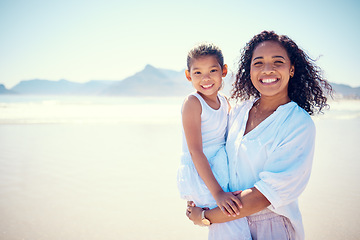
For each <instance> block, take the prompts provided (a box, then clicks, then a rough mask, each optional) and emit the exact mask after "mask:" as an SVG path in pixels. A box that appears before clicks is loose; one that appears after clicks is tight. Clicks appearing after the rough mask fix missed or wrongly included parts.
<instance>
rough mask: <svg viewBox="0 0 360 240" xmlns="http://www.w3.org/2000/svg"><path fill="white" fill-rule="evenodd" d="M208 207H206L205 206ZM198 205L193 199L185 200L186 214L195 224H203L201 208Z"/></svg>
mask: <svg viewBox="0 0 360 240" xmlns="http://www.w3.org/2000/svg"><path fill="white" fill-rule="evenodd" d="M206 209H208V208H206ZM206 209H202V208H200V207H196V205H195V203H194V202H193V201H188V202H187V208H186V216H187V217H188V218H189V219H190V220H191V221H193V223H194V224H195V225H199V226H204V224H203V223H202V221H201V212H202V211H203V210H206Z"/></svg>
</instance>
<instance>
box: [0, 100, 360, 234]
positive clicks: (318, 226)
mask: <svg viewBox="0 0 360 240" xmlns="http://www.w3.org/2000/svg"><path fill="white" fill-rule="evenodd" d="M182 100H183V99H182V98H122V97H53V96H41V97H39V96H0V216H1V218H0V239H3V240H18V239H19V240H20V239H30V240H50V239H51V240H58V239H59V240H79V239H87V240H92V239H94V240H95V239H96V240H98V239H99V240H100V239H101V240H103V239H106V240H112V239H184V238H187V239H207V231H206V228H201V227H197V226H194V225H193V224H192V223H191V222H190V221H189V220H187V218H186V217H185V205H186V203H185V202H184V201H183V200H181V199H180V198H179V195H178V192H177V188H176V170H177V166H178V164H179V156H180V153H181V123H180V108H181V103H182ZM313 119H314V122H315V124H316V127H317V139H316V152H315V159H314V166H313V173H312V176H311V179H310V182H309V185H308V187H307V189H306V190H305V192H304V193H303V195H302V196H301V198H300V206H301V210H302V213H303V220H304V225H305V231H306V236H307V237H306V239H358V235H359V233H360V231H359V230H358V229H357V222H359V221H360V217H359V216H360V211H359V208H358V207H357V203H358V202H359V201H360V192H359V190H358V189H359V188H360V181H359V177H358V174H357V173H358V171H359V170H360V168H359V166H360V163H359V159H360V154H359V150H358V143H359V140H360V137H359V136H360V128H359V127H360V101H350V100H343V101H336V102H335V101H334V102H332V103H331V110H329V111H326V112H325V114H324V115H321V116H316V117H314V118H313Z"/></svg>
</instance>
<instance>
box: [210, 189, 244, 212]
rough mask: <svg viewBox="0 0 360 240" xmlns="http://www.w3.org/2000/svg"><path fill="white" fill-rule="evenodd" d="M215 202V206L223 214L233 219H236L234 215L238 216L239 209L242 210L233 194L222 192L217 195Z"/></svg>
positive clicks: (238, 200) (239, 202)
mask: <svg viewBox="0 0 360 240" xmlns="http://www.w3.org/2000/svg"><path fill="white" fill-rule="evenodd" d="M215 200H216V204H217V205H218V207H219V208H220V209H221V211H222V212H223V213H224V214H226V215H228V216H233V217H236V215H239V214H240V208H242V204H241V201H240V199H239V198H237V197H236V196H235V194H233V193H231V192H223V191H222V192H219V193H218V194H217V196H216V197H215Z"/></svg>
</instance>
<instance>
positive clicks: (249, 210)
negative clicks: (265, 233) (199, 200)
mask: <svg viewBox="0 0 360 240" xmlns="http://www.w3.org/2000/svg"><path fill="white" fill-rule="evenodd" d="M237 197H238V198H239V199H240V201H241V202H242V206H243V207H242V208H241V211H240V214H239V215H237V216H236V217H231V216H230V217H229V216H227V215H225V214H223V212H222V211H221V210H220V209H219V208H214V209H211V210H206V211H205V217H206V218H207V219H209V220H210V222H211V223H222V222H228V221H232V220H234V219H238V218H243V217H246V216H249V215H251V214H253V213H256V212H259V211H261V210H263V209H264V208H266V207H268V206H269V205H270V202H269V201H268V200H267V199H266V197H265V196H264V195H263V194H262V193H261V192H260V191H259V190H257V189H256V188H255V187H253V188H250V189H246V190H244V191H242V192H241V193H240V194H239V195H237ZM202 211H203V209H202V208H199V207H193V206H189V207H188V209H187V214H186V215H187V216H188V217H189V219H190V220H191V221H193V222H194V224H197V225H202V222H201V212H202Z"/></svg>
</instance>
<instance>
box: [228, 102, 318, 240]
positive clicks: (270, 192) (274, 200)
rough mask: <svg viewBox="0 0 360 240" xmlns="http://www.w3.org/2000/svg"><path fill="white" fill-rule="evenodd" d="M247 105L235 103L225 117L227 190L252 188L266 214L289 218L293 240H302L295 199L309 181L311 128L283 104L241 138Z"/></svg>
mask: <svg viewBox="0 0 360 240" xmlns="http://www.w3.org/2000/svg"><path fill="white" fill-rule="evenodd" d="M253 103H254V101H245V102H243V103H241V104H238V105H237V106H235V108H234V109H232V111H231V113H230V118H229V130H228V137H227V142H226V150H227V154H228V159H229V171H230V190H231V191H236V190H245V189H248V188H251V187H254V186H255V187H256V188H257V189H258V190H259V191H260V192H261V193H262V194H263V195H264V196H265V197H266V198H267V199H268V200H269V201H270V203H271V205H270V206H269V209H270V210H272V211H273V212H275V213H277V214H280V215H283V216H285V217H287V218H289V220H290V221H291V223H292V225H293V227H294V229H295V233H296V236H297V237H296V239H304V228H303V223H302V218H301V213H300V210H299V206H298V197H299V196H300V194H301V193H302V192H303V191H304V189H305V187H306V184H307V183H308V181H309V178H310V172H311V167H312V161H313V155H314V143H315V125H314V123H313V121H312V119H311V117H310V115H309V114H308V113H307V112H306V111H305V110H304V109H302V108H301V107H299V106H298V105H297V104H296V103H295V102H289V103H287V104H285V105H281V106H279V107H278V109H277V110H276V111H275V112H274V113H273V114H271V115H270V116H269V117H268V118H266V119H265V120H264V121H263V122H261V123H260V124H259V125H258V126H257V127H256V128H254V129H253V130H252V131H250V132H249V133H247V134H246V135H245V136H244V132H245V127H246V123H247V120H248V116H249V111H250V109H251V107H252V105H253Z"/></svg>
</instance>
